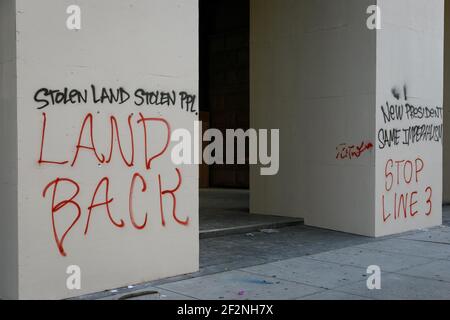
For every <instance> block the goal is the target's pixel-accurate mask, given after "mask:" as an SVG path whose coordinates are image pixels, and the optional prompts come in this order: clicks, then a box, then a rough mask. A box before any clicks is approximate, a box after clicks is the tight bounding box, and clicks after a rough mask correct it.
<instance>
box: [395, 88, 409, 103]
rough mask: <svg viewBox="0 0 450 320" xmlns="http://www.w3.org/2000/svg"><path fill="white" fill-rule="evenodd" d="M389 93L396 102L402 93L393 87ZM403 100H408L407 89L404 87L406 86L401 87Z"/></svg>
mask: <svg viewBox="0 0 450 320" xmlns="http://www.w3.org/2000/svg"><path fill="white" fill-rule="evenodd" d="M391 93H392V95H393V96H394V98H395V99H396V100H400V98H401V95H402V93H401V92H400V89H399V88H398V87H393V88H392V89H391ZM403 98H404V99H405V101H406V100H408V87H407V86H406V84H405V85H404V86H403Z"/></svg>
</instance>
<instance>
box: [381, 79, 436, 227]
mask: <svg viewBox="0 0 450 320" xmlns="http://www.w3.org/2000/svg"><path fill="white" fill-rule="evenodd" d="M391 93H392V97H393V101H394V102H389V101H387V102H386V103H385V104H384V105H382V106H381V108H380V112H381V115H382V119H383V124H384V126H383V127H382V128H381V129H379V131H378V145H377V147H378V149H379V150H386V151H388V150H389V153H390V154H391V150H394V149H396V148H401V147H404V148H405V147H406V148H408V149H410V148H413V147H415V148H414V149H413V150H417V151H414V152H413V153H415V154H417V156H415V157H412V158H410V159H406V158H405V157H402V153H401V152H399V153H394V154H397V158H395V157H391V156H388V159H387V161H386V162H385V163H384V167H383V171H384V172H383V181H384V188H383V193H382V195H381V210H382V219H383V222H384V223H389V222H394V221H401V220H407V219H414V218H416V217H419V216H425V217H429V216H431V215H432V213H433V186H432V185H430V182H429V175H430V170H431V168H430V166H429V163H427V161H426V160H425V157H424V156H425V155H424V154H423V151H422V150H423V146H424V145H426V144H438V145H442V137H443V108H442V107H440V106H426V105H416V104H413V103H412V102H410V101H409V100H410V98H409V97H408V94H407V87H406V86H404V87H403V90H399V89H397V88H393V89H392V92H391ZM408 154H411V152H408Z"/></svg>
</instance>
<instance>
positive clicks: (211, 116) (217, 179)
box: [200, 0, 250, 189]
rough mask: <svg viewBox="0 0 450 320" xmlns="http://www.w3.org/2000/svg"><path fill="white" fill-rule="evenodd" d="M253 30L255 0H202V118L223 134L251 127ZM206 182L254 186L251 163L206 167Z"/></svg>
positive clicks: (202, 183) (204, 184)
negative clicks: (250, 169) (251, 183)
mask: <svg viewBox="0 0 450 320" xmlns="http://www.w3.org/2000/svg"><path fill="white" fill-rule="evenodd" d="M249 34H250V3H249V0H200V111H201V116H200V117H201V120H202V121H203V122H204V127H212V128H216V129H219V130H221V131H222V132H223V133H225V130H226V129H244V130H247V129H248V128H249V127H250V123H249V122H250V120H249V112H250V98H249V96H250V83H249V82H250V81H249V74H250V72H249V70H250V58H249V47H250V46H249V37H250V36H249ZM224 136H225V135H224ZM200 187H203V188H204V187H214V188H241V189H248V188H249V166H248V165H214V166H210V167H207V166H203V167H201V169H200Z"/></svg>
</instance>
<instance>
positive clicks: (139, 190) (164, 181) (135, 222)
mask: <svg viewBox="0 0 450 320" xmlns="http://www.w3.org/2000/svg"><path fill="white" fill-rule="evenodd" d="M131 97H132V96H131V94H129V93H128V91H127V90H125V89H123V88H119V89H114V90H113V89H105V88H102V89H100V90H97V89H96V87H95V86H91V88H90V89H85V90H73V89H72V90H69V89H67V88H65V89H63V90H52V89H39V90H38V91H37V92H36V93H35V95H34V101H35V102H36V103H37V106H36V109H38V110H40V112H41V123H42V125H41V128H42V130H41V132H40V147H39V151H38V154H37V159H38V160H37V162H38V164H39V166H40V167H41V168H43V167H63V168H65V169H66V170H65V171H67V174H66V175H64V176H57V177H54V178H52V179H51V181H47V182H46V183H45V185H44V186H43V189H42V198H43V199H45V201H46V203H47V204H48V205H49V210H50V217H51V230H52V233H53V238H54V241H55V244H56V248H57V250H58V252H59V254H60V255H61V256H67V255H68V253H67V250H66V248H65V240H66V239H67V238H68V237H69V236H70V235H71V233H72V232H74V230H75V226H78V225H80V226H82V230H83V233H84V236H86V237H87V236H88V235H89V231H90V227H91V226H92V223H93V219H92V217H93V216H94V215H103V217H104V218H105V219H107V221H109V222H110V225H111V227H112V228H118V229H123V228H132V229H133V230H136V231H137V232H138V231H143V230H145V229H146V228H147V227H148V225H149V223H150V221H152V222H153V223H155V221H159V224H160V225H161V226H163V227H165V226H166V224H167V219H169V218H171V219H173V221H174V223H176V224H178V225H180V226H182V227H187V226H189V222H190V217H189V214H188V213H186V212H179V209H178V206H177V195H178V192H179V191H180V189H181V188H182V185H183V172H182V170H181V169H180V168H177V167H175V166H174V167H173V170H172V172H171V173H167V171H165V172H166V173H165V175H164V174H162V173H158V171H156V173H157V174H155V175H153V178H149V176H150V175H146V173H147V172H150V171H152V172H153V171H155V166H154V165H153V164H154V163H155V162H156V160H157V159H159V158H161V157H163V156H165V155H166V153H167V150H168V147H169V144H170V141H171V134H172V128H171V124H170V123H169V121H168V120H167V119H165V118H163V117H149V116H147V115H145V112H144V111H142V112H138V113H129V114H128V115H127V116H124V115H123V113H121V116H116V115H113V114H111V115H110V116H108V118H107V119H106V121H107V123H108V126H109V128H110V130H109V132H108V133H106V134H103V135H101V136H102V137H106V138H104V139H105V140H106V142H105V141H103V142H105V143H104V144H103V145H107V146H108V147H107V148H106V150H100V148H99V147H98V145H97V142H98V141H96V140H95V137H98V136H95V135H94V132H96V127H97V124H98V123H99V122H101V121H105V117H104V116H100V115H94V114H93V113H90V112H87V113H86V114H85V115H84V116H83V117H82V120H81V121H80V123H79V126H78V128H79V131H78V136H76V137H73V141H71V142H69V143H71V144H73V150H74V152H73V154H69V155H67V154H61V155H60V156H59V157H58V159H53V158H49V156H48V155H47V153H46V150H48V148H50V147H51V145H47V144H46V142H47V138H48V136H47V130H48V128H49V127H50V126H51V125H52V123H51V117H49V112H51V111H52V109H51V108H50V107H52V106H58V105H74V106H75V105H80V104H89V103H92V104H111V105H112V104H117V105H121V104H124V103H125V102H127V101H129V100H130V99H131ZM133 100H134V105H135V106H136V107H139V106H163V107H179V108H180V110H184V111H187V112H189V113H195V114H196V113H197V111H196V109H195V101H196V96H195V95H194V94H189V93H187V92H176V91H168V92H162V91H146V90H144V89H138V90H136V91H135V92H134V99H133ZM49 108H50V109H49ZM55 121H56V120H55ZM119 123H120V124H122V126H120V125H119ZM103 124H104V123H103ZM120 127H121V128H124V127H125V128H127V130H123V129H122V130H119V128H120ZM153 130H158V131H157V132H158V134H152V133H155V132H156V131H154V132H152V131H153ZM161 132H164V133H161ZM149 137H151V138H149ZM138 144H141V145H139V147H140V150H143V151H144V155H143V156H142V158H139V159H138V158H137V157H136V152H135V150H136V148H137V147H138ZM53 156H54V153H53ZM80 158H86V159H89V160H90V161H93V163H95V164H98V166H108V165H110V164H111V162H112V161H113V160H116V161H119V162H121V163H122V165H123V167H124V168H125V169H127V170H128V171H129V172H130V174H129V180H128V181H113V179H112V177H110V176H103V177H100V178H99V179H98V183H97V184H96V185H95V187H94V188H92V187H90V188H89V187H88V186H87V185H86V184H85V183H84V181H80V180H79V178H78V177H77V176H73V175H72V174H73V173H72V172H71V168H76V167H77V166H78V165H79V161H80ZM116 158H117V159H116ZM84 160H85V159H84ZM165 163H167V162H165ZM59 172H60V171H59ZM71 173H72V174H71ZM113 184H116V185H119V186H122V185H124V184H125V190H126V192H125V193H126V194H115V195H113V194H111V191H110V190H111V186H112V185H113ZM86 188H88V189H89V190H85V189H86ZM82 191H83V194H86V193H87V194H90V195H91V196H90V197H89V198H90V200H89V201H88V203H82V202H83V201H85V202H86V200H85V199H84V200H83V199H81V197H80V194H81V192H82ZM149 192H152V193H157V194H158V198H159V200H158V201H156V202H157V203H152V204H151V207H152V208H154V210H153V212H152V213H150V212H146V211H145V210H144V209H140V210H138V208H136V207H135V200H136V198H137V197H140V198H142V197H145V196H146V195H149ZM117 199H119V201H126V202H127V207H128V212H126V213H124V212H120V213H119V212H114V210H113V208H112V207H113V206H112V205H113V203H115V202H116V201H117ZM165 199H169V201H170V203H171V208H170V210H169V208H167V205H166V206H165V205H164V201H163V200H165ZM166 202H167V201H166ZM155 211H156V212H158V214H157V215H155ZM152 214H153V215H152ZM61 215H63V216H65V218H66V219H70V223H69V225H65V226H64V227H61V224H58V223H57V217H59V216H61ZM63 225H64V224H63Z"/></svg>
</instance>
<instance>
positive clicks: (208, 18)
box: [199, 0, 301, 238]
mask: <svg viewBox="0 0 450 320" xmlns="http://www.w3.org/2000/svg"><path fill="white" fill-rule="evenodd" d="M199 42H200V111H201V114H200V118H201V120H202V121H203V129H205V128H215V129H219V130H220V131H221V132H222V133H223V134H224V136H225V131H226V129H243V130H244V131H246V130H247V129H249V128H250V1H249V0H200V39H199ZM224 153H225V151H224ZM247 153H248V148H247ZM235 154H236V153H235ZM246 158H247V160H248V154H247V157H246ZM247 163H248V161H247ZM249 171H250V168H249V165H248V164H246V165H213V166H207V165H202V166H201V167H200V230H201V237H203V238H204V237H211V236H220V235H222V234H224V233H226V234H229V233H242V232H252V231H255V230H259V229H264V228H275V227H281V226H286V225H292V224H298V223H300V222H301V220H299V219H292V218H284V217H274V216H267V215H264V216H263V215H255V214H250V209H249V208H250V204H249V202H250V201H249V198H250V190H249V187H250V183H249V179H250V178H249V175H250V174H249Z"/></svg>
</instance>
